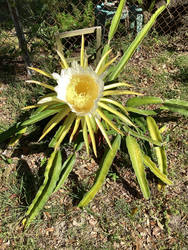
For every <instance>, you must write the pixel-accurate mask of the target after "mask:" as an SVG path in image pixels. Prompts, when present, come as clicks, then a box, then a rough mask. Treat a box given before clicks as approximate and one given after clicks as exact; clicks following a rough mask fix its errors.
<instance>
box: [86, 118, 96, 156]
mask: <svg viewBox="0 0 188 250" xmlns="http://www.w3.org/2000/svg"><path fill="white" fill-rule="evenodd" d="M85 119H86V124H87V127H88V130H89V135H90V137H91V142H92V146H93V152H94V154H95V156H96V157H97V149H96V142H95V136H94V132H93V128H92V125H91V121H90V118H89V116H88V115H86V116H85Z"/></svg>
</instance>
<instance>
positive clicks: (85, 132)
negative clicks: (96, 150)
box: [81, 117, 89, 155]
mask: <svg viewBox="0 0 188 250" xmlns="http://www.w3.org/2000/svg"><path fill="white" fill-rule="evenodd" d="M81 123H82V129H83V137H84V142H85V145H86V151H87V154H88V155H89V141H88V134H87V125H86V120H85V117H83V118H82V120H81Z"/></svg>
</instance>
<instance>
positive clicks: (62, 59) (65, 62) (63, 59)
mask: <svg viewBox="0 0 188 250" xmlns="http://www.w3.org/2000/svg"><path fill="white" fill-rule="evenodd" d="M56 51H57V54H58V56H59V57H60V59H61V62H62V64H63V66H64V68H66V69H67V68H68V67H69V65H68V63H67V61H66V59H65V57H64V55H63V54H62V53H61V52H60V51H58V50H56Z"/></svg>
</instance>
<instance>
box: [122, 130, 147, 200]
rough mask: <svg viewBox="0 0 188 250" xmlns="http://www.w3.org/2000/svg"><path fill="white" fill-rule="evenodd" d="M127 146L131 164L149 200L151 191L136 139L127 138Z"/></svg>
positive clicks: (145, 196)
mask: <svg viewBox="0 0 188 250" xmlns="http://www.w3.org/2000/svg"><path fill="white" fill-rule="evenodd" d="M126 145H127V149H128V153H129V156H130V159H131V163H132V166H133V169H134V172H135V175H136V177H137V180H138V183H139V185H140V188H141V191H142V193H143V196H144V198H145V199H149V197H150V190H149V186H148V182H147V179H146V173H145V168H144V163H143V156H142V152H141V149H140V146H139V144H138V143H137V141H136V139H135V138H134V137H132V136H130V135H128V136H127V137H126Z"/></svg>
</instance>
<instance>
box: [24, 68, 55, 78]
mask: <svg viewBox="0 0 188 250" xmlns="http://www.w3.org/2000/svg"><path fill="white" fill-rule="evenodd" d="M28 69H31V70H34V71H36V72H38V73H40V74H41V75H44V76H47V77H49V78H52V79H53V76H52V75H51V74H49V73H47V72H45V71H43V70H41V69H37V68H33V67H28Z"/></svg>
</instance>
